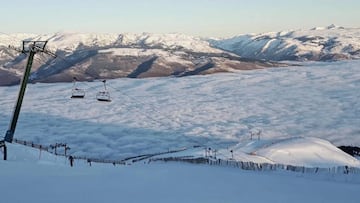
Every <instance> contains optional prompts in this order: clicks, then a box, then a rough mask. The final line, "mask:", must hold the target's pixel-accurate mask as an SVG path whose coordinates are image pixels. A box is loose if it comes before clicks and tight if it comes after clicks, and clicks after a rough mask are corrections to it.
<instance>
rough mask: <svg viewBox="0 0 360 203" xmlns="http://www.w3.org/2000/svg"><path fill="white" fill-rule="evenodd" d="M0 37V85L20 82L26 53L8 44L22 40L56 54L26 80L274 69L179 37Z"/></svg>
mask: <svg viewBox="0 0 360 203" xmlns="http://www.w3.org/2000/svg"><path fill="white" fill-rule="evenodd" d="M0 39H1V42H0V74H1V82H0V85H9V84H16V83H18V82H19V80H20V76H21V75H22V71H23V69H24V66H25V63H26V55H24V54H21V55H20V54H19V53H18V52H16V51H15V50H12V49H10V48H9V47H8V45H11V46H14V47H19V43H21V41H22V40H24V39H28V40H29V39H30V40H48V44H47V49H48V50H49V51H51V52H53V53H55V54H56V55H57V56H58V57H57V58H53V57H51V56H47V55H45V54H37V55H36V60H35V61H34V65H33V72H32V75H31V77H30V80H31V81H34V82H36V81H41V82H59V81H71V80H72V78H73V77H77V78H78V79H79V80H94V79H100V78H119V77H130V78H142V77H154V76H170V75H175V76H187V75H196V74H209V73H214V72H228V71H234V70H244V69H257V68H265V67H270V66H271V67H272V66H277V65H279V64H275V63H267V62H262V61H256V60H243V59H241V58H240V57H239V56H237V55H235V54H232V53H229V52H227V51H223V50H221V49H218V48H213V47H212V46H210V43H209V42H207V41H205V40H203V39H200V38H196V37H191V36H187V35H183V34H149V33H143V34H80V33H55V34H48V35H40V36H35V35H32V34H28V35H27V34H17V35H5V34H2V35H0Z"/></svg>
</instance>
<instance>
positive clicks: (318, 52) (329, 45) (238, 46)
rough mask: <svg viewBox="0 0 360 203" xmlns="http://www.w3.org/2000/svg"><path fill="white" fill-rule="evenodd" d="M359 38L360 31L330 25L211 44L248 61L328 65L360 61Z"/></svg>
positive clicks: (223, 40) (225, 40) (253, 35)
mask: <svg viewBox="0 0 360 203" xmlns="http://www.w3.org/2000/svg"><path fill="white" fill-rule="evenodd" d="M359 36H360V28H344V27H339V26H335V25H330V26H328V27H317V28H313V29H311V30H291V31H282V32H271V33H263V34H247V35H239V36H236V37H233V38H229V39H222V40H209V41H210V42H211V43H212V45H213V46H215V47H218V48H221V49H223V50H227V51H231V52H234V53H236V54H238V55H240V56H242V57H246V58H254V59H266V60H278V61H281V60H299V61H305V60H314V61H317V60H321V61H327V60H339V59H340V60H341V59H358V58H360V37H359Z"/></svg>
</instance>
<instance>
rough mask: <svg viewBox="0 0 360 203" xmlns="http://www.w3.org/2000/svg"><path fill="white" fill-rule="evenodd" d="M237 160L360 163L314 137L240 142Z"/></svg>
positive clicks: (328, 164) (313, 164) (324, 164)
mask: <svg viewBox="0 0 360 203" xmlns="http://www.w3.org/2000/svg"><path fill="white" fill-rule="evenodd" d="M232 150H233V151H234V159H236V160H240V161H244V159H245V160H246V161H252V162H264V163H272V164H287V165H293V166H305V167H323V168H327V167H333V166H353V167H360V161H359V160H357V159H355V158H354V157H352V156H350V155H348V154H346V153H345V152H343V151H341V150H340V149H339V148H337V147H335V146H334V145H333V144H331V143H330V142H328V141H325V140H322V139H319V138H312V137H295V138H285V139H268V140H266V139H264V140H256V139H255V140H254V141H249V142H243V143H239V144H238V145H236V146H235V147H233V148H232Z"/></svg>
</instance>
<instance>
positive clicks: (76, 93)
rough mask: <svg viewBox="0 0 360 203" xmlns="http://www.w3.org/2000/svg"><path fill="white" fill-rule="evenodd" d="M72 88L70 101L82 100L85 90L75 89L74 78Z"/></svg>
mask: <svg viewBox="0 0 360 203" xmlns="http://www.w3.org/2000/svg"><path fill="white" fill-rule="evenodd" d="M73 83H74V84H73V88H72V90H71V98H72V99H83V98H84V97H85V90H83V89H80V88H77V86H76V78H75V77H74V82H73Z"/></svg>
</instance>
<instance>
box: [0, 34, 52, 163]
mask: <svg viewBox="0 0 360 203" xmlns="http://www.w3.org/2000/svg"><path fill="white" fill-rule="evenodd" d="M46 44H47V41H23V46H22V50H21V52H22V53H26V54H27V53H28V54H29V57H28V61H27V65H26V68H25V72H24V76H23V78H22V80H21V86H20V90H19V95H18V98H17V102H16V105H15V108H14V113H13V116H12V119H11V123H10V125H9V129H8V130H7V132H6V135H5V138H4V140H2V141H0V148H1V147H3V148H4V160H6V159H7V149H6V144H5V142H9V143H12V141H13V138H14V133H15V129H16V124H17V121H18V118H19V114H20V109H21V105H22V101H23V99H24V94H25V89H26V85H27V82H28V79H29V76H30V70H31V67H32V63H33V60H34V56H35V54H36V53H39V52H45V53H49V52H48V51H46V50H45V46H46Z"/></svg>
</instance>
